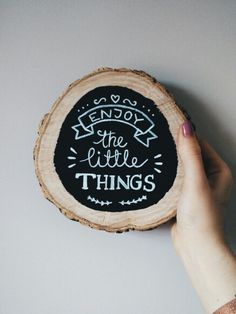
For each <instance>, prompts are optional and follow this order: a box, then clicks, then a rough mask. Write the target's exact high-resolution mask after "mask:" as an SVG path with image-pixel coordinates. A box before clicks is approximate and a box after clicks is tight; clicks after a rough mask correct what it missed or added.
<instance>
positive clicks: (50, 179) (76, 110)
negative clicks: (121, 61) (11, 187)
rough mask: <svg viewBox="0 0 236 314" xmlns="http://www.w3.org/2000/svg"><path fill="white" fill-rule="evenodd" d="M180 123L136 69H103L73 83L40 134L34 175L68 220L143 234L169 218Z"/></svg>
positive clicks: (179, 175) (177, 112)
mask: <svg viewBox="0 0 236 314" xmlns="http://www.w3.org/2000/svg"><path fill="white" fill-rule="evenodd" d="M185 120H186V118H185V115H184V113H183V111H182V110H181V109H180V108H179V107H178V106H177V105H176V103H175V101H174V99H173V97H172V96H171V95H170V94H169V93H168V92H167V91H166V89H165V88H164V87H163V86H162V85H161V84H160V83H158V82H157V81H156V80H155V79H154V78H152V77H151V76H149V75H148V74H146V73H144V72H142V71H136V70H129V69H124V68H122V69H111V68H102V69H98V70H97V71H95V72H93V73H91V74H89V75H87V76H85V77H83V78H82V79H80V80H77V81H76V82H74V83H72V84H71V85H70V86H69V88H68V89H67V90H66V91H65V92H64V93H63V94H62V96H60V97H59V98H58V100H57V101H56V102H55V104H54V105H53V107H52V109H51V110H50V112H49V113H48V114H46V115H45V116H44V119H43V120H42V122H41V125H40V128H39V136H38V139H37V142H36V145H35V149H34V159H35V168H36V174H37V177H38V180H39V183H40V186H41V188H42V191H43V193H44V195H45V197H46V198H47V199H48V200H50V201H51V202H53V203H54V204H55V205H56V206H57V207H58V208H59V209H60V211H61V212H62V213H63V214H65V215H66V216H67V217H68V218H70V219H73V220H76V221H80V222H81V223H83V224H86V225H88V226H91V227H94V228H97V229H102V230H106V231H111V232H122V231H125V230H130V229H136V230H147V229H152V228H155V227H156V226H158V225H160V224H162V223H164V222H166V221H167V220H169V219H170V218H172V217H173V216H175V214H176V206H177V202H178V199H179V195H180V190H181V186H182V181H183V169H182V165H181V162H180V160H178V156H177V151H176V144H175V143H176V137H177V133H178V129H179V127H180V125H181V124H182V123H183V122H184V121H185Z"/></svg>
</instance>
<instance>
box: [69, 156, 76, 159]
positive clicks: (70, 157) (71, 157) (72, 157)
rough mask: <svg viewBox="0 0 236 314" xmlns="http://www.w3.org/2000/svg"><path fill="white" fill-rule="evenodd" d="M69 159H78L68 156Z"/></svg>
mask: <svg viewBox="0 0 236 314" xmlns="http://www.w3.org/2000/svg"><path fill="white" fill-rule="evenodd" d="M67 159H76V157H74V156H67Z"/></svg>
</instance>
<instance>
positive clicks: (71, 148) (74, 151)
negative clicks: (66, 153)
mask: <svg viewBox="0 0 236 314" xmlns="http://www.w3.org/2000/svg"><path fill="white" fill-rule="evenodd" d="M70 150H71V151H72V152H73V153H75V154H76V155H77V151H76V150H74V148H73V147H70Z"/></svg>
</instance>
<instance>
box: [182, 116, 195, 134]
mask: <svg viewBox="0 0 236 314" xmlns="http://www.w3.org/2000/svg"><path fill="white" fill-rule="evenodd" d="M182 131H183V135H184V136H185V137H187V136H192V135H193V127H192V124H191V122H190V121H188V120H187V121H185V122H184V123H183V124H182Z"/></svg>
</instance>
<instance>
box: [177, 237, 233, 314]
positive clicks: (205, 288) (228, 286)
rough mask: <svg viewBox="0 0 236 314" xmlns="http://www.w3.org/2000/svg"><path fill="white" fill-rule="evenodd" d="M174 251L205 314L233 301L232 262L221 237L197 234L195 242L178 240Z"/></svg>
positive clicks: (228, 250)
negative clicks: (181, 262)
mask: <svg viewBox="0 0 236 314" xmlns="http://www.w3.org/2000/svg"><path fill="white" fill-rule="evenodd" d="M200 238H201V239H200ZM191 242H192V243H191ZM177 251H178V254H179V255H180V257H181V259H182V261H183V263H184V266H185V269H186V271H187V273H188V274H189V277H190V279H191V281H192V283H193V286H194V287H195V289H196V291H197V293H198V294H199V296H200V299H201V301H202V303H203V306H204V307H205V309H206V312H207V313H213V312H214V311H215V310H216V309H217V308H219V307H220V306H222V305H223V304H225V303H227V302H228V301H230V300H232V299H233V297H234V295H235V293H236V260H235V257H234V256H233V254H232V252H231V251H230V249H229V248H228V247H227V245H226V244H225V242H224V240H223V238H221V237H218V236H216V235H211V237H209V236H208V237H207V238H205V239H204V237H202V234H201V236H199V237H198V240H195V239H190V238H188V239H185V240H183V241H181V243H180V244H179V245H178V250H177Z"/></svg>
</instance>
